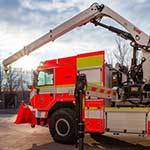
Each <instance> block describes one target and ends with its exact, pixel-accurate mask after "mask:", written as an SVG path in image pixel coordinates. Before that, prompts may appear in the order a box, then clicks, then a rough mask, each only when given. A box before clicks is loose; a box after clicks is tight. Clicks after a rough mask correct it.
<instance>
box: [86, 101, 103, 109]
mask: <svg viewBox="0 0 150 150" xmlns="http://www.w3.org/2000/svg"><path fill="white" fill-rule="evenodd" d="M85 106H86V107H98V108H102V107H104V100H103V99H100V100H86V102H85Z"/></svg>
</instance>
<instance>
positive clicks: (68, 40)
mask: <svg viewBox="0 0 150 150" xmlns="http://www.w3.org/2000/svg"><path fill="white" fill-rule="evenodd" d="M94 2H97V3H99V4H105V5H107V6H109V7H110V8H111V9H113V10H115V11H116V12H118V13H119V14H120V15H121V16H123V17H125V18H127V19H128V20H129V21H131V22H132V23H134V24H135V25H137V26H138V27H139V28H140V29H141V30H143V31H144V32H146V33H147V34H148V35H149V34H150V24H149V21H150V15H149V14H150V0H97V1H96V0H0V14H1V15H0V61H2V60H4V59H5V58H7V57H8V56H10V55H12V54H13V53H15V52H17V51H18V50H20V49H21V48H23V47H24V46H26V45H27V44H29V43H31V42H32V41H34V40H35V39H37V38H39V37H40V36H42V35H44V34H45V33H47V32H48V31H49V30H50V29H53V28H55V27H56V26H57V25H60V24H61V23H63V22H64V21H66V20H68V19H69V18H71V17H72V16H75V15H76V14H78V13H79V12H81V11H82V10H84V9H86V8H88V7H89V6H90V5H91V4H93V3H94ZM102 22H104V23H107V24H108V25H113V26H116V27H120V26H119V25H118V24H117V23H115V22H114V21H112V20H111V19H104V20H102ZM120 28H121V27H120ZM121 29H122V28H121ZM116 38H117V36H116V35H115V34H113V33H111V32H109V31H107V30H105V29H102V28H100V27H94V25H93V24H90V23H89V24H87V25H86V26H82V27H80V28H76V29H74V30H72V31H71V32H69V33H67V34H65V35H63V36H62V37H60V38H59V39H57V40H56V41H54V42H50V43H48V44H46V45H44V46H43V47H41V48H39V49H38V50H36V51H35V52H33V53H31V54H30V55H29V56H25V57H24V58H22V59H20V60H18V61H17V62H15V63H13V66H15V67H23V68H24V69H35V68H36V66H38V65H39V63H40V62H41V61H44V60H49V59H55V58H60V57H66V56H72V55H77V54H80V53H86V52H92V51H98V50H106V51H107V52H106V54H107V55H110V53H111V52H112V51H114V50H115V48H116V43H115V40H116ZM106 59H107V57H106Z"/></svg>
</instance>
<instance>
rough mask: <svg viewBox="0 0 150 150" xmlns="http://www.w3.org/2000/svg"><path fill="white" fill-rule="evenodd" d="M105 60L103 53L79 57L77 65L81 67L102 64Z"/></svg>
mask: <svg viewBox="0 0 150 150" xmlns="http://www.w3.org/2000/svg"><path fill="white" fill-rule="evenodd" d="M103 61H104V57H103V55H96V56H88V57H83V58H78V59H77V67H78V69H79V68H85V67H96V66H102V65H103Z"/></svg>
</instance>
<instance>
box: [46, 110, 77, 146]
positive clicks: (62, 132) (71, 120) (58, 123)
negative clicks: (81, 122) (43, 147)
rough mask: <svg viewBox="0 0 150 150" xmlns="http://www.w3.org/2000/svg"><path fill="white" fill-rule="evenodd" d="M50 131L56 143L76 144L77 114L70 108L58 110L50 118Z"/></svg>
mask: <svg viewBox="0 0 150 150" xmlns="http://www.w3.org/2000/svg"><path fill="white" fill-rule="evenodd" d="M49 130H50V133H51V135H52V137H53V139H54V141H56V142H59V143H63V144H74V143H75V142H76V136H75V112H74V111H73V110H71V109H69V108H63V109H59V110H56V111H55V112H54V113H53V114H52V115H51V118H50V122H49Z"/></svg>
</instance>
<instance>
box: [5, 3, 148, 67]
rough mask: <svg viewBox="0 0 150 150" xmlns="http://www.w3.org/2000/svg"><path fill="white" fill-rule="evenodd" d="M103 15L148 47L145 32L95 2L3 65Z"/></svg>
mask: <svg viewBox="0 0 150 150" xmlns="http://www.w3.org/2000/svg"><path fill="white" fill-rule="evenodd" d="M104 16H107V17H110V18H112V19H113V20H115V21H116V22H118V23H119V24H121V25H122V26H123V27H124V28H126V30H127V31H128V32H129V33H130V34H131V36H132V37H133V39H134V40H135V42H136V43H137V44H139V45H140V46H142V47H143V48H145V49H148V48H149V36H148V35H147V34H145V33H144V32H142V31H141V30H139V29H138V28H137V27H135V26H134V25H133V24H132V23H130V22H129V21H128V20H126V19H125V18H123V17H121V16H120V15H119V14H117V13H116V12H114V11H113V10H111V9H110V8H109V7H107V6H104V5H103V4H102V5H99V4H97V3H94V4H93V5H91V6H90V7H89V8H87V9H86V10H84V11H82V12H81V13H79V14H78V15H76V16H74V17H72V18H71V19H69V20H68V21H66V22H64V23H62V24H61V25H59V26H57V27H56V28H54V29H53V30H50V31H49V32H48V33H46V34H45V35H43V36H42V37H40V38H39V39H37V40H35V41H33V42H32V43H30V44H29V45H27V46H25V47H24V48H23V49H21V50H20V51H18V52H16V53H15V54H13V55H12V56H10V57H8V58H7V59H5V60H4V61H3V65H4V67H5V68H7V66H8V65H10V64H11V63H13V62H15V61H16V60H18V59H20V58H22V57H23V56H25V55H28V54H30V53H31V52H33V51H35V50H36V49H38V48H40V47H41V46H43V45H44V44H46V43H48V42H50V41H54V40H55V39H57V38H59V37H60V36H62V35H63V34H65V33H67V32H69V31H71V30H73V29H74V28H76V27H79V26H82V25H85V24H86V23H89V22H92V21H93V20H97V19H99V20H100V19H102V18H103V17H104Z"/></svg>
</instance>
